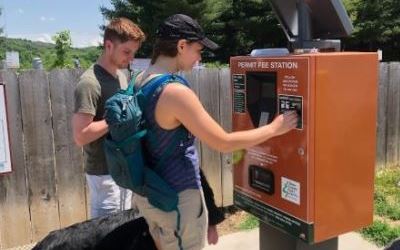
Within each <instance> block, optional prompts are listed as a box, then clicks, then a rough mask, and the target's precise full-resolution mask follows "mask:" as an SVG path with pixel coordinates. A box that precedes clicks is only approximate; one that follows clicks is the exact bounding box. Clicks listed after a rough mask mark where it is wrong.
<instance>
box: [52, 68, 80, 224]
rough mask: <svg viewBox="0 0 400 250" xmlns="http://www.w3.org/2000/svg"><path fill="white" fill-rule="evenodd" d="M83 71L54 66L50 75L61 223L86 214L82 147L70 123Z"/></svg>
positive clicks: (67, 222)
mask: <svg viewBox="0 0 400 250" xmlns="http://www.w3.org/2000/svg"><path fill="white" fill-rule="evenodd" d="M81 73H82V72H81V71H77V70H54V71H52V72H50V75H49V80H50V97H51V99H50V100H51V109H52V114H53V132H54V147H55V160H56V168H55V172H56V183H57V196H58V205H59V213H60V224H61V227H66V226H69V225H71V224H74V223H76V222H79V221H83V220H85V219H86V218H87V217H86V214H87V213H86V197H85V179H84V178H85V175H84V171H83V165H82V158H83V157H82V149H81V148H80V147H77V146H76V145H75V143H74V141H73V136H72V127H71V117H72V113H73V107H74V100H73V97H74V94H73V93H74V88H75V85H76V83H77V81H78V78H79V76H80V74H81Z"/></svg>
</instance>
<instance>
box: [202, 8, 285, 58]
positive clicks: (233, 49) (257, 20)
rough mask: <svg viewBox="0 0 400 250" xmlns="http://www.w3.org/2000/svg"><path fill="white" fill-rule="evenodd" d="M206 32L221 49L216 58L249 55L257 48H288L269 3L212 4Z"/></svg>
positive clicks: (207, 16) (209, 9) (208, 13)
mask: <svg viewBox="0 0 400 250" xmlns="http://www.w3.org/2000/svg"><path fill="white" fill-rule="evenodd" d="M207 7H208V9H207V11H206V12H207V14H206V18H205V20H206V24H205V29H206V30H208V31H209V32H210V33H211V36H212V37H213V39H214V40H215V41H216V42H217V43H218V44H219V45H220V46H221V49H220V50H218V51H216V52H215V54H216V58H217V59H218V60H220V61H222V62H228V61H229V58H230V57H231V56H236V55H246V54H249V53H250V52H251V50H252V49H256V48H268V47H272V48H274V47H281V46H284V47H286V38H285V36H284V33H283V31H282V30H281V28H280V27H279V25H278V21H277V19H276V18H275V14H274V13H273V12H272V9H271V7H270V5H269V3H268V1H267V0H228V1H226V0H208V3H207Z"/></svg>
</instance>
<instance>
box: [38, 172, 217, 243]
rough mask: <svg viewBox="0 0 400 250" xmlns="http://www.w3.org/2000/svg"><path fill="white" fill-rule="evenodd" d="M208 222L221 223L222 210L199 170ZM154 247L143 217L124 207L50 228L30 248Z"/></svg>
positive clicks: (212, 223)
mask: <svg viewBox="0 0 400 250" xmlns="http://www.w3.org/2000/svg"><path fill="white" fill-rule="evenodd" d="M200 177H201V183H202V186H203V191H204V198H205V201H206V206H207V210H208V222H209V224H210V225H217V224H219V223H221V222H222V221H223V220H224V219H225V217H224V213H223V212H222V211H221V210H220V209H219V208H217V206H216V205H215V201H214V193H213V191H212V189H211V187H210V185H209V183H208V181H207V179H206V177H205V176H204V174H203V172H202V171H200ZM55 249H57V250H64V249H65V250H78V249H79V250H108V249H112V250H114V249H120V250H125V249H126V250H128V249H130V250H157V248H156V246H155V244H154V241H153V238H152V237H151V235H150V232H149V226H148V225H147V223H146V221H145V220H144V219H143V218H139V219H134V211H133V210H126V211H122V212H118V213H115V214H112V215H108V216H104V217H99V218H95V219H91V220H88V221H85V222H82V223H77V224H74V225H72V226H70V227H67V228H64V229H60V230H56V231H53V232H51V233H49V234H48V235H47V236H46V237H45V238H44V239H43V240H42V241H40V242H39V243H38V244H36V246H35V247H34V248H33V249H32V250H55Z"/></svg>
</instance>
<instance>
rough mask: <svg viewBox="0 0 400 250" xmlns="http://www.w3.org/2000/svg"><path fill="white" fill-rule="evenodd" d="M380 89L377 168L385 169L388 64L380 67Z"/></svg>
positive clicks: (382, 64)
mask: <svg viewBox="0 0 400 250" xmlns="http://www.w3.org/2000/svg"><path fill="white" fill-rule="evenodd" d="M379 69H380V70H379V76H380V77H379V88H378V117H377V133H376V135H377V138H376V166H377V167H384V166H385V165H386V150H387V145H386V143H387V141H386V139H387V138H386V123H387V115H388V114H387V112H386V111H387V98H388V84H387V82H388V80H389V66H388V64H387V63H381V64H380V67H379Z"/></svg>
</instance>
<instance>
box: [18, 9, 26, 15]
mask: <svg viewBox="0 0 400 250" xmlns="http://www.w3.org/2000/svg"><path fill="white" fill-rule="evenodd" d="M17 13H18V14H21V15H22V14H24V13H25V11H24V10H23V9H21V8H19V9H18V10H17Z"/></svg>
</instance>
